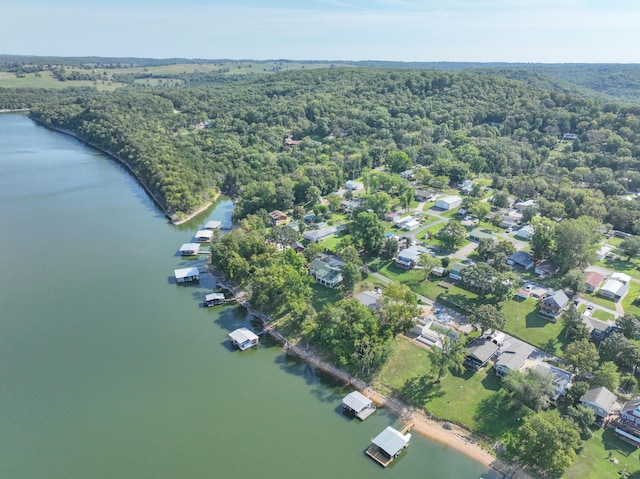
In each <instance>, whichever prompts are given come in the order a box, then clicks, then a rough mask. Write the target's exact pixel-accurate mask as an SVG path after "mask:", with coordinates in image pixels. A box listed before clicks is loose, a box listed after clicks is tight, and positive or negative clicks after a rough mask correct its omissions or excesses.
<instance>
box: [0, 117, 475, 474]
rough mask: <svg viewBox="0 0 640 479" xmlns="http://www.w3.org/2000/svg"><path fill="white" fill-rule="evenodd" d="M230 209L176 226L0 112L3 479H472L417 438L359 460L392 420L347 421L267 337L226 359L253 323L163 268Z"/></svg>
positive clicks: (227, 205) (57, 138)
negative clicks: (388, 456) (393, 451)
mask: <svg viewBox="0 0 640 479" xmlns="http://www.w3.org/2000/svg"><path fill="white" fill-rule="evenodd" d="M232 209H233V205H232V203H231V202H230V201H228V200H223V201H220V202H219V203H218V204H217V205H215V207H214V208H212V209H211V210H209V211H207V212H205V213H203V214H202V215H200V216H198V217H197V218H194V219H193V220H192V221H190V222H188V223H186V224H184V225H181V226H179V227H176V226H173V225H171V224H170V223H169V222H168V221H167V219H166V218H165V217H164V215H163V214H162V212H161V211H160V210H159V209H158V208H157V207H156V205H155V204H154V203H153V202H152V201H151V200H150V198H149V197H148V196H147V194H146V193H145V192H144V190H143V189H142V188H141V186H140V185H139V184H138V183H137V182H136V180H135V179H134V178H132V177H131V176H130V175H129V174H128V173H127V172H126V171H125V169H124V168H123V167H122V166H121V165H119V164H118V163H117V162H115V161H113V160H111V159H110V158H108V157H107V156H105V155H103V154H101V153H99V152H97V151H95V150H93V149H91V148H89V147H87V146H85V145H83V144H82V143H80V142H79V141H77V140H75V139H73V138H71V137H68V136H65V135H63V134H60V133H56V132H53V131H50V130H47V129H46V128H44V127H42V126H39V125H37V124H35V123H34V122H32V121H31V120H29V119H28V117H26V116H25V115H23V114H2V115H0V245H1V248H0V265H1V267H2V272H3V274H2V279H1V280H0V281H1V288H0V384H1V389H0V424H1V428H0V477H2V478H10V479H17V478H34V479H36V478H37V479H42V478H47V479H57V478H61V479H62V478H64V479H70V478H83V479H88V478H109V479H113V478H153V479H162V478H168V479H169V478H171V479H174V478H177V477H185V478H190V479H196V478H215V477H220V478H222V477H224V478H243V477H265V478H272V477H273V478H276V477H277V478H280V479H287V478H292V479H293V478H295V479H299V478H300V477H305V478H324V477H365V476H366V477H394V478H423V479H424V478H438V479H442V478H455V479H466V478H469V479H474V478H475V479H478V478H479V477H481V476H482V475H483V474H484V473H485V472H486V471H485V469H484V467H483V466H482V465H480V464H478V463H476V462H474V461H473V460H471V459H469V458H467V457H466V456H464V455H462V454H460V453H458V452H456V451H453V450H450V449H447V448H445V447H444V446H442V445H440V444H438V443H434V442H431V441H429V440H427V439H425V438H422V437H420V436H418V435H416V434H414V436H413V439H412V443H411V446H410V448H409V449H408V451H407V452H406V453H405V454H403V456H402V457H401V458H400V459H399V460H397V461H395V462H394V463H393V464H392V466H391V467H390V468H388V469H383V468H381V467H380V466H378V465H377V464H375V463H374V462H373V461H372V460H370V459H368V458H367V457H366V456H365V455H364V454H363V451H364V450H365V449H366V447H367V446H368V445H369V442H370V440H371V438H372V437H373V436H375V435H377V434H378V433H379V432H380V431H382V430H383V429H384V428H385V427H386V426H387V425H395V426H396V427H399V426H400V425H401V423H400V422H399V421H398V420H397V418H395V417H393V416H389V415H387V414H385V412H384V410H379V411H378V412H377V413H376V414H374V415H373V416H372V417H370V418H369V419H368V420H367V421H365V422H362V423H359V422H357V421H351V420H348V419H347V418H346V417H345V416H343V415H342V414H341V398H342V396H343V395H344V394H345V393H346V392H348V391H346V390H344V389H342V388H341V387H340V385H338V384H335V383H334V382H333V381H332V380H331V379H329V378H326V377H323V376H322V375H320V374H318V372H317V371H316V370H315V369H314V368H312V367H310V366H308V365H306V364H305V363H303V362H300V361H297V360H293V359H291V358H288V357H287V356H286V355H284V354H283V352H282V350H281V348H280V347H279V346H278V345H277V344H274V343H271V342H269V340H268V339H267V338H264V337H263V338H262V340H261V343H260V345H259V347H257V348H253V349H250V350H247V351H243V352H239V351H234V350H232V349H231V348H230V347H229V343H228V340H227V334H228V333H229V332H230V331H232V330H234V329H236V328H237V327H239V326H242V325H249V326H250V325H251V317H250V316H248V315H247V314H246V313H245V312H244V310H242V309H241V308H239V307H235V306H227V307H215V308H203V307H202V306H201V302H202V298H203V296H204V294H206V293H208V292H210V291H211V290H212V288H213V287H214V282H213V280H212V278H210V277H207V276H206V275H205V276H203V277H202V278H201V281H200V283H199V284H196V285H192V286H183V285H179V286H178V285H176V284H175V283H174V282H173V271H174V269H176V268H182V267H186V266H192V265H195V264H204V263H203V261H202V260H199V261H195V262H194V261H189V260H185V259H183V258H181V257H179V256H178V254H177V251H178V249H179V248H180V246H181V245H182V244H183V243H188V242H191V241H192V238H193V234H194V233H195V232H196V231H197V230H198V229H199V228H200V227H201V226H202V225H204V223H205V222H206V221H208V220H211V219H218V220H222V221H223V222H226V221H228V220H229V218H230V215H231V212H232Z"/></svg>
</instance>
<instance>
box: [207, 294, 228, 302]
mask: <svg viewBox="0 0 640 479" xmlns="http://www.w3.org/2000/svg"><path fill="white" fill-rule="evenodd" d="M224 299H225V298H224V293H209V294H207V295H206V296H205V297H204V300H205V301H217V300H224Z"/></svg>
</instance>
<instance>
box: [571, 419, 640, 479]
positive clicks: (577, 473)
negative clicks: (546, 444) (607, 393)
mask: <svg viewBox="0 0 640 479" xmlns="http://www.w3.org/2000/svg"><path fill="white" fill-rule="evenodd" d="M610 456H611V457H612V458H615V459H617V460H618V463H617V464H615V462H614V461H612V460H610V459H609V457H610ZM639 459H640V458H639V454H638V449H637V448H636V447H634V446H632V445H630V444H627V443H626V442H624V441H621V440H620V439H618V438H617V437H616V436H615V435H614V433H613V430H612V429H598V430H597V431H596V432H595V433H594V435H593V437H592V438H591V439H589V440H588V441H587V442H585V443H584V447H583V449H582V451H581V452H580V453H579V454H578V457H577V458H576V460H575V461H574V462H573V465H572V466H571V467H570V468H569V469H567V471H566V472H565V474H564V475H563V476H562V477H563V479H603V478H609V477H611V478H613V477H620V474H619V473H618V471H621V470H625V469H626V470H628V471H630V472H636V473H637V472H638V471H640V460H639ZM633 477H638V476H636V475H634V476H633Z"/></svg>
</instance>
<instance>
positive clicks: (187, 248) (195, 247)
mask: <svg viewBox="0 0 640 479" xmlns="http://www.w3.org/2000/svg"><path fill="white" fill-rule="evenodd" d="M198 253H200V245H199V244H198V243H185V244H183V245H182V246H181V247H180V255H181V256H195V255H197V254H198Z"/></svg>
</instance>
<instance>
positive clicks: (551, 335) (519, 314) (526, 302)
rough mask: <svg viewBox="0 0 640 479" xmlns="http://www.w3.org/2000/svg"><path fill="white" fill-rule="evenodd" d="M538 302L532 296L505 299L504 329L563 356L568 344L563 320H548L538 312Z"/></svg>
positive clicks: (503, 306)
mask: <svg viewBox="0 0 640 479" xmlns="http://www.w3.org/2000/svg"><path fill="white" fill-rule="evenodd" d="M537 304H538V303H537V302H536V301H535V300H534V299H532V298H527V299H522V300H515V299H514V300H511V301H505V302H504V303H503V305H502V309H503V311H504V312H505V314H506V316H507V325H506V326H505V328H504V331H505V332H507V333H509V334H512V335H513V336H516V337H518V338H520V339H522V340H523V341H526V342H527V343H530V344H533V345H534V346H537V347H539V348H540V349H543V350H544V351H547V352H548V353H552V354H555V355H556V356H562V350H563V349H564V347H565V346H566V345H567V344H568V341H567V339H566V338H565V337H564V327H563V324H562V320H558V322H556V323H552V322H551V321H547V320H546V319H545V318H544V317H543V316H540V315H539V314H538V312H537V308H536V306H537Z"/></svg>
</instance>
